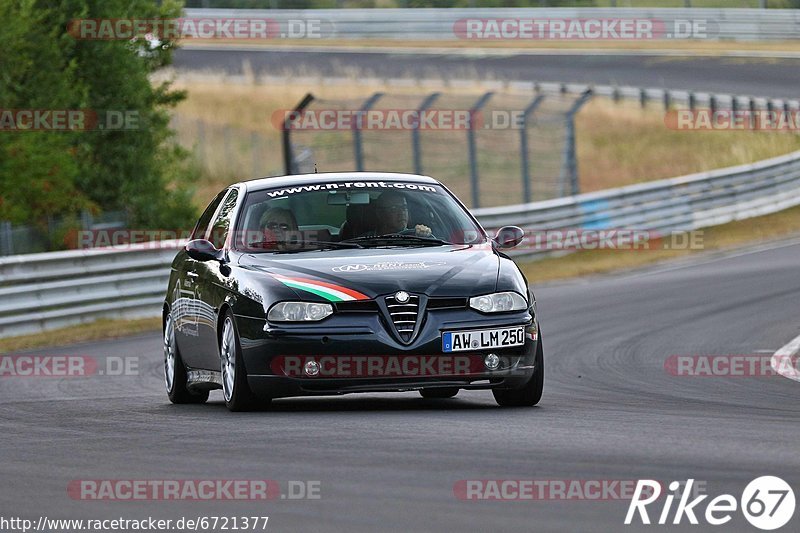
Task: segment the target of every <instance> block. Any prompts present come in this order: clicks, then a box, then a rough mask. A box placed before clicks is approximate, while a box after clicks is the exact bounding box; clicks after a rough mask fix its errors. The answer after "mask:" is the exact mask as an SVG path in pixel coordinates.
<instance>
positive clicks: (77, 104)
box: [0, 0, 195, 228]
mask: <svg viewBox="0 0 800 533" xmlns="http://www.w3.org/2000/svg"><path fill="white" fill-rule="evenodd" d="M180 10H181V5H180V3H179V2H177V1H175V0H164V1H162V2H158V3H157V2H156V1H155V0H102V1H101V0H5V1H4V2H0V16H3V20H4V21H6V22H5V24H6V25H7V27H6V29H4V31H3V32H2V33H1V34H0V50H3V52H4V53H3V56H2V57H0V72H2V74H0V101H2V102H3V104H4V106H3V107H5V108H7V109H73V110H74V109H83V110H91V111H92V112H93V113H96V114H97V115H98V116H100V117H104V116H106V114H107V112H109V111H111V112H120V113H125V114H128V115H130V116H134V117H136V126H137V128H136V129H133V130H109V129H107V128H106V129H102V130H100V129H95V130H92V131H70V132H63V131H62V132H52V131H45V132H35V133H34V132H17V133H9V132H2V138H0V154H2V155H3V157H2V160H1V161H0V185H2V191H3V194H2V202H0V219H4V220H11V221H12V222H17V223H32V222H33V223H37V222H38V223H41V217H42V216H43V215H45V214H49V215H56V216H60V217H69V216H74V215H75V214H77V212H78V211H79V210H81V209H87V208H88V209H91V210H94V211H95V212H97V211H101V210H124V211H126V212H127V213H128V219H129V223H130V224H131V225H132V226H134V227H140V228H156V227H161V228H178V227H187V226H188V225H189V224H191V222H192V219H193V218H194V216H195V207H194V205H193V204H192V202H191V194H190V190H189V185H190V183H191V181H192V172H191V169H190V168H189V165H188V158H187V157H186V156H187V154H186V153H185V152H184V151H183V150H182V149H180V148H177V147H176V146H175V145H174V144H173V143H172V142H170V140H171V137H172V135H173V133H172V132H171V130H170V129H169V113H168V111H169V109H170V108H171V107H172V106H174V105H175V104H176V103H177V102H179V101H180V100H181V99H182V98H184V96H185V95H184V94H183V93H181V92H177V91H174V90H172V89H171V88H170V85H169V84H168V83H164V84H160V85H153V84H152V83H151V81H150V78H149V76H150V74H152V73H153V72H154V71H155V70H157V69H159V68H161V67H163V66H164V65H166V64H168V63H169V62H170V60H171V49H172V46H171V45H172V43H170V42H168V41H165V42H163V43H161V44H162V46H159V47H156V48H155V49H152V50H151V49H150V46H149V45H148V43H147V41H145V40H144V38H143V36H141V37H140V38H138V39H135V40H133V41H122V40H83V39H80V38H76V37H75V36H73V35H72V34H70V32H69V31H68V30H69V28H70V23H71V22H72V21H75V20H80V19H108V18H111V19H114V18H125V19H146V20H151V19H154V18H171V17H177V16H180ZM8 25H10V29H8Z"/></svg>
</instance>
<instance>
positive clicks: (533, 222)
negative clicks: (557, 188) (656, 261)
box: [473, 151, 800, 257]
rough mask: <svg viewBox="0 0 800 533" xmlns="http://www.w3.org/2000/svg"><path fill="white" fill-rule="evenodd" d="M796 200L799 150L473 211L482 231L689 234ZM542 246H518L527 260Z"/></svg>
mask: <svg viewBox="0 0 800 533" xmlns="http://www.w3.org/2000/svg"><path fill="white" fill-rule="evenodd" d="M796 205H800V151H798V152H794V153H791V154H788V155H785V156H781V157H776V158H773V159H767V160H765V161H760V162H758V163H754V164H751V165H740V166H736V167H729V168H724V169H719V170H713V171H709V172H702V173H698V174H691V175H688V176H681V177H677V178H669V179H664V180H659V181H653V182H648V183H642V184H637V185H630V186H627V187H620V188H616V189H609V190H605V191H598V192H592V193H585V194H579V195H576V196H568V197H564V198H557V199H554V200H546V201H543V202H534V203H530V204H519V205H511V206H504V207H493V208H485V209H477V210H475V211H473V212H474V214H475V215H476V216H477V217H478V219H479V220H480V222H481V224H482V225H483V226H484V227H485V228H487V229H496V228H500V227H502V226H505V225H516V226H522V227H523V228H532V229H536V230H563V229H583V230H587V229H591V230H602V229H620V228H626V229H636V230H648V231H654V232H656V233H659V232H660V233H668V232H671V231H684V232H685V231H692V230H697V229H701V228H705V227H709V226H715V225H719V224H725V223H727V222H731V221H734V220H743V219H747V218H751V217H755V216H759V215H765V214H769V213H774V212H777V211H780V210H783V209H787V208H789V207H793V206H796ZM549 251H550V250H546V249H538V250H537V249H531V248H530V247H524V246H522V247H521V250H519V251H517V252H516V253H512V254H511V255H515V256H516V257H526V256H527V257H530V256H535V255H539V254H542V253H547V252H549Z"/></svg>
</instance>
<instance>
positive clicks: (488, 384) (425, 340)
mask: <svg viewBox="0 0 800 533" xmlns="http://www.w3.org/2000/svg"><path fill="white" fill-rule="evenodd" d="M337 318H338V319H339V320H336V321H327V320H326V321H324V322H322V323H320V324H317V325H314V326H308V325H291V326H285V327H275V326H274V325H270V324H268V323H266V321H264V320H258V319H254V318H248V317H238V316H237V323H238V325H239V335H240V339H241V345H242V355H243V358H244V363H245V367H246V369H247V374H248V384H249V385H250V388H251V389H252V390H253V392H255V393H256V394H258V395H259V396H262V397H269V398H280V397H288V396H316V395H332V394H349V393H356V392H397V391H409V390H420V389H423V388H424V389H429V388H459V389H495V388H502V389H511V388H519V387H521V386H522V385H524V384H525V383H526V382H527V381H528V380H530V378H531V376H532V375H533V374H534V372H535V371H536V366H535V365H536V362H535V360H536V357H535V354H536V348H537V343H538V329H537V324H536V322H535V320H534V318H533V317H532V316H531V315H530V314H529V313H528V312H527V311H525V312H519V313H510V314H504V315H502V316H488V315H480V314H479V313H476V312H471V311H461V310H450V311H439V312H436V313H430V314H429V315H428V317H426V321H425V323H424V324H423V326H422V328H421V330H420V332H419V334H418V335H417V338H416V339H415V340H414V342H412V343H411V344H409V345H407V346H406V345H403V344H401V343H400V342H398V341H397V340H396V339H395V337H394V336H393V335H392V334H391V333H390V332H389V331H388V330H387V328H386V327H385V324H384V323H382V320H381V318H380V316H379V315H377V314H375V315H373V314H362V315H360V316H356V317H347V318H346V319H345V317H337ZM519 325H522V326H524V327H525V332H526V334H525V343H524V344H523V345H521V346H516V347H511V348H498V349H484V350H474V351H463V352H455V353H444V352H443V351H442V333H443V332H445V331H460V330H472V329H475V330H480V329H487V328H502V327H508V326H519ZM489 353H494V354H496V355H498V356H500V358H501V366H500V368H498V369H497V370H489V369H488V368H486V366H485V365H484V358H485V356H486V355H487V354H489ZM408 358H411V360H412V361H413V360H416V361H422V360H424V361H426V362H427V363H428V368H430V367H433V368H435V369H436V371H434V372H426V371H423V369H421V368H420V365H417V366H416V367H414V369H413V371H411V372H405V370H407V367H413V366H414V365H407V367H404V366H403V365H402V364H399V365H398V364H397V363H398V362H400V363H402V362H403V361H407V360H409V359H408ZM287 359H292V360H293V361H294V362H295V366H294V368H295V370H297V368H302V365H303V364H305V362H307V361H310V360H314V361H317V362H321V363H323V368H325V365H327V368H328V370H331V369H333V372H331V371H327V372H325V371H323V372H321V373H320V374H319V375H317V376H313V377H312V376H308V375H305V374H304V373H302V372H297V371H295V372H291V371H287V368H288V367H287V365H285V364H284V363H285V362H286V360H287ZM375 359H378V360H380V361H383V362H384V366H382V367H381V368H383V369H388V368H390V367H391V368H394V370H395V371H394V372H391V375H387V374H386V373H385V372H367V371H364V369H366V368H367V365H369V364H370V363H369V362H370V361H373V362H374V360H375ZM453 359H457V360H458V361H460V362H461V363H463V364H461V365H460V366H459V365H455V366H452V365H451V366H448V363H449V362H450V361H451V360H453ZM298 361H299V363H298ZM354 361H355V362H358V361H366V362H365V363H364V365H365V366H363V367H359V368H360V369H361V370H358V371H356V370H354V366H353V365H354ZM387 361H388V362H389V363H390V364H389V365H385V363H386V362H387ZM338 363H342V365H344V366H342V365H339V364H338ZM391 363H395V365H394V366H393V367H392V365H391ZM437 363H442V364H437ZM298 365H299V366H298ZM378 366H381V365H380V364H379V365H378ZM398 366H399V367H400V368H401V369H402V370H401V371H400V372H397V368H398ZM422 366H424V365H422ZM341 368H347V369H348V370H347V371H345V372H337V370H341ZM447 368H459V369H460V371H458V372H451V373H448V372H447V371H446V370H445V371H442V369H447ZM465 369H467V370H466V371H465Z"/></svg>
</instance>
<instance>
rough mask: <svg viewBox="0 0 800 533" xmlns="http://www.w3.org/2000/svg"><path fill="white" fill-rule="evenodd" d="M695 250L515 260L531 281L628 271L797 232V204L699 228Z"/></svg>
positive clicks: (590, 253) (592, 252)
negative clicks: (697, 245)
mask: <svg viewBox="0 0 800 533" xmlns="http://www.w3.org/2000/svg"><path fill="white" fill-rule="evenodd" d="M700 232H701V233H700V235H701V236H702V241H703V247H702V249H699V250H666V249H656V250H582V251H578V252H575V253H571V254H569V255H564V256H562V257H549V258H545V259H542V260H539V261H530V262H525V263H522V262H518V264H519V267H520V268H521V269H522V271H523V272H524V273H525V276H526V277H527V278H528V281H530V282H531V283H533V284H536V283H541V282H545V281H554V280H561V279H568V278H576V277H581V276H589V275H593V274H605V273H610V272H613V271H617V270H628V269H634V268H637V267H644V266H648V265H652V264H655V263H659V262H663V261H668V260H671V259H679V258H683V257H689V256H692V255H698V254H702V253H708V252H709V251H714V250H727V249H733V248H737V247H741V246H747V245H752V244H759V243H764V242H767V241H770V240H775V239H780V238H785V237H790V236H793V235H800V207H793V208H791V209H786V210H785V211H780V212H778V213H773V214H771V215H764V216H761V217H755V218H750V219H747V220H740V221H736V222H730V223H728V224H723V225H720V226H713V227H710V228H706V229H704V230H700Z"/></svg>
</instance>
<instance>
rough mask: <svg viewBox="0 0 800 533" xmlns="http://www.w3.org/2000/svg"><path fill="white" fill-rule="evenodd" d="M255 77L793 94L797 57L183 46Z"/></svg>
mask: <svg viewBox="0 0 800 533" xmlns="http://www.w3.org/2000/svg"><path fill="white" fill-rule="evenodd" d="M245 62H246V63H248V64H249V66H250V68H252V71H253V72H254V73H255V74H256V75H259V76H260V75H273V76H279V75H285V74H294V75H303V76H358V77H365V76H376V77H382V78H393V77H408V78H415V79H421V78H434V79H441V78H445V79H450V78H467V79H473V78H475V79H488V80H514V81H518V80H519V81H537V82H568V83H587V84H598V85H615V84H616V85H620V86H634V87H656V88H667V89H675V90H683V89H690V90H695V91H709V92H715V93H721V94H738V95H750V96H758V97H770V98H797V97H798V96H800V95H799V94H798V90H797V87H798V71H800V58H780V59H778V58H763V57H696V56H695V57H692V56H676V55H669V56H663V55H657V54H654V55H650V56H648V55H646V53H644V52H643V53H641V55H639V54H619V53H618V54H614V53H613V52H610V53H604V54H575V55H568V54H562V53H559V54H553V53H549V52H545V53H541V52H538V53H537V52H531V53H526V54H518V53H508V54H498V53H497V52H496V51H493V52H492V53H487V54H481V53H480V52H475V53H474V54H464V53H463V52H458V51H457V52H452V53H444V52H443V53H415V52H408V51H401V50H398V51H395V52H385V51H380V50H372V51H369V52H366V51H342V50H337V49H331V50H327V51H325V52H321V51H320V50H302V49H294V50H291V51H287V50H285V49H278V48H272V49H270V48H264V49H261V50H254V49H249V48H247V47H240V48H233V47H232V48H226V49H203V48H185V49H179V50H177V51H176V52H175V54H174V66H175V68H176V69H177V70H178V71H186V70H191V71H198V70H209V71H212V72H227V73H228V74H242V73H243V65H244V64H245Z"/></svg>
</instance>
